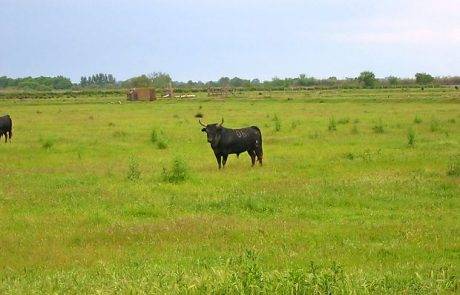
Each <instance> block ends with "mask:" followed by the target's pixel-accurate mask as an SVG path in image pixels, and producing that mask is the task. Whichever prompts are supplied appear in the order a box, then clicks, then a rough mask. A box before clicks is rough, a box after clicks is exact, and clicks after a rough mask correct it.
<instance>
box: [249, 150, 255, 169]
mask: <svg viewBox="0 0 460 295" xmlns="http://www.w3.org/2000/svg"><path fill="white" fill-rule="evenodd" d="M248 154H249V155H250V156H251V163H252V166H254V164H255V163H256V152H255V151H254V150H249V151H248Z"/></svg>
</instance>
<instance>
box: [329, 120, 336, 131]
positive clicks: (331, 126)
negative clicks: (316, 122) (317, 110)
mask: <svg viewBox="0 0 460 295" xmlns="http://www.w3.org/2000/svg"><path fill="white" fill-rule="evenodd" d="M327 129H328V130H329V131H336V130H337V122H336V121H335V118H334V117H331V118H329V125H328V126H327Z"/></svg>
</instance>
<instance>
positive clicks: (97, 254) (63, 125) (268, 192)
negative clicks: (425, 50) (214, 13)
mask: <svg viewBox="0 0 460 295" xmlns="http://www.w3.org/2000/svg"><path fill="white" fill-rule="evenodd" d="M288 98H289V99H288ZM119 100H122V104H118V101H119ZM459 102H460V97H459V94H458V93H457V92H455V91H451V90H447V89H426V90H425V91H423V92H422V91H417V90H393V89H391V90H330V91H324V90H323V91H310V90H308V91H303V92H287V93H285V92H279V93H278V92H272V93H270V95H269V96H268V97H267V98H261V97H259V96H258V95H257V93H256V92H254V93H244V94H243V95H241V96H239V97H237V98H225V100H223V99H218V98H217V99H209V98H207V97H205V96H204V95H202V96H198V98H197V99H194V100H181V101H176V100H160V101H156V102H152V103H147V102H132V103H128V102H125V100H123V98H122V97H119V96H113V97H101V98H97V97H92V98H77V99H68V98H65V99H59V98H54V99H50V98H48V99H46V100H40V99H39V100H27V99H23V100H16V99H5V100H0V114H6V113H9V114H10V115H11V117H12V118H13V124H14V126H13V129H14V130H13V134H14V135H13V138H12V143H8V144H3V142H1V144H0V161H1V163H2V170H1V171H2V177H1V178H0V294H33V293H44V294H49V293H57V294H76V293H78V294H80V293H90V294H92V293H102V294H116V293H123V294H125V293H148V294H152V293H158V294H209V293H217V294H330V293H333V294H445V293H447V294H449V293H457V292H459V279H458V278H459V266H460V265H459V261H460V251H459V249H460V238H459V237H460V220H459V217H458V216H459V214H458V212H459V210H460V200H459V196H460V178H459V176H458V173H457V172H456V171H457V170H458V166H459V165H458V151H459V147H460V132H459V130H460V128H459V127H460V125H459V124H460V120H458V119H457V120H455V119H454V120H453V118H459V117H460V104H459ZM197 110H199V111H200V113H202V114H203V116H204V117H203V119H202V121H205V122H207V123H214V122H220V120H221V119H222V117H223V118H224V119H225V123H224V126H227V127H234V128H238V127H244V126H251V125H257V126H258V127H259V128H260V129H261V130H262V134H263V142H264V165H263V166H262V167H259V166H255V167H254V168H251V161H250V157H249V156H248V155H247V154H241V155H240V157H239V158H237V157H236V156H235V155H231V156H229V159H228V162H227V165H226V168H225V169H222V170H220V171H219V170H218V169H217V163H216V161H215V157H214V155H213V153H212V150H211V148H210V147H209V144H208V143H207V142H206V136H205V134H204V133H203V132H201V128H202V127H201V126H200V125H199V124H198V120H197V119H196V118H195V117H194V116H195V114H196V112H197ZM414 117H415V118H416V119H414ZM334 118H337V119H334ZM281 121H282V122H283V125H281ZM277 122H278V123H277ZM331 122H332V123H331ZM351 123H352V124H351ZM414 123H415V124H414ZM331 124H332V125H334V129H333V130H334V132H329V131H328V130H331ZM376 127H377V129H376ZM380 127H381V128H380ZM380 129H381V130H382V131H384V132H379V130H380ZM161 140H164V141H165V142H167V148H160V147H159V146H158V144H159V142H160V141H161ZM415 143H416V144H415Z"/></svg>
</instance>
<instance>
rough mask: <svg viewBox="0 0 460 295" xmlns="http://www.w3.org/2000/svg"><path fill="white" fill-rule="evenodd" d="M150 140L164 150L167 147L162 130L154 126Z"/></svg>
mask: <svg viewBox="0 0 460 295" xmlns="http://www.w3.org/2000/svg"><path fill="white" fill-rule="evenodd" d="M150 141H151V142H152V143H156V144H157V147H158V149H160V150H164V149H167V148H168V140H167V139H166V138H165V137H164V135H163V132H162V131H161V130H158V129H157V128H154V129H153V130H152V133H151V135H150Z"/></svg>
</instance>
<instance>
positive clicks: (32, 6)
mask: <svg viewBox="0 0 460 295" xmlns="http://www.w3.org/2000/svg"><path fill="white" fill-rule="evenodd" d="M0 4H1V5H0V28H1V32H2V34H1V37H0V76H4V75H6V76H9V77H13V78H16V77H25V76H33V77H35V76H57V75H63V76H65V77H69V78H71V79H72V81H74V82H79V81H80V77H81V76H88V75H92V74H96V73H107V74H113V75H114V76H115V78H117V80H125V79H128V78H131V77H133V76H138V75H141V74H149V73H152V72H165V73H168V74H169V75H170V76H171V77H172V78H173V80H176V81H184V82H186V81H188V80H193V81H203V82H207V81H209V80H218V79H219V78H221V77H223V76H227V77H230V78H233V77H235V76H236V77H239V78H244V79H253V78H259V79H260V80H271V79H272V78H273V77H275V76H276V77H279V78H285V77H297V76H298V75H299V74H306V75H307V76H313V77H316V78H327V77H330V76H336V77H338V78H344V77H357V76H358V75H359V73H360V72H362V71H372V72H374V73H375V74H376V76H377V77H379V78H383V77H387V76H390V75H393V76H398V77H414V75H415V73H417V72H426V73H429V74H431V75H433V76H459V75H460V0H414V1H412V0H397V1H396V0H386V1H372V0H322V1H320V0H317V1H309V0H304V1H301V0H279V1H275V0H193V1H191V0H190V1H185V0H184V1H179V0H150V1H148V0H126V1H122V0H40V1H35V0H0Z"/></svg>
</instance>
